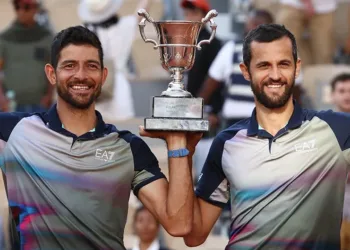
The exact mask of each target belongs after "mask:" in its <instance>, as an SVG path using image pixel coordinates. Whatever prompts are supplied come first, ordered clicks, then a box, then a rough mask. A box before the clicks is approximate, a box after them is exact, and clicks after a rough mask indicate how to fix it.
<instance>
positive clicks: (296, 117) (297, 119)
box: [247, 101, 304, 136]
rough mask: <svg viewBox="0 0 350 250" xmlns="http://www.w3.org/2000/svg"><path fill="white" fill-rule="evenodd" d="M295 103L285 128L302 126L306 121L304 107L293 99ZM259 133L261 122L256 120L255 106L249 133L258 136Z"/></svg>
mask: <svg viewBox="0 0 350 250" xmlns="http://www.w3.org/2000/svg"><path fill="white" fill-rule="evenodd" d="M293 104H294V110H293V114H292V116H291V118H290V119H289V121H288V124H287V126H286V127H285V128H284V129H286V130H288V129H295V128H298V127H300V126H301V124H302V123H303V121H304V115H303V109H302V108H301V107H300V105H299V104H298V103H297V102H296V101H293ZM258 133H259V124H258V121H257V120H256V110H255V108H254V110H253V113H252V116H251V117H250V120H249V125H248V131H247V135H248V136H256V135H257V134H258Z"/></svg>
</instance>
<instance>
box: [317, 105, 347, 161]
mask: <svg viewBox="0 0 350 250" xmlns="http://www.w3.org/2000/svg"><path fill="white" fill-rule="evenodd" d="M317 116H318V117H319V118H320V119H322V120H323V121H325V122H327V124H328V125H329V126H330V127H331V129H332V130H333V133H334V134H335V136H336V138H337V140H338V143H339V146H340V147H341V149H342V151H343V154H344V158H345V160H346V162H347V163H348V165H349V167H350V114H348V113H340V112H333V111H332V110H329V111H323V112H319V113H318V114H317Z"/></svg>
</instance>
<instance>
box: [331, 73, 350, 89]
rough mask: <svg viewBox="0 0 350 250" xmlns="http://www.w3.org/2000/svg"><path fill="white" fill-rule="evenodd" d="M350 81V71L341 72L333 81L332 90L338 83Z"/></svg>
mask: <svg viewBox="0 0 350 250" xmlns="http://www.w3.org/2000/svg"><path fill="white" fill-rule="evenodd" d="M345 81H350V73H341V74H339V75H336V76H335V77H334V78H333V80H332V81H331V87H332V92H333V91H334V90H335V88H336V86H337V83H339V82H345Z"/></svg>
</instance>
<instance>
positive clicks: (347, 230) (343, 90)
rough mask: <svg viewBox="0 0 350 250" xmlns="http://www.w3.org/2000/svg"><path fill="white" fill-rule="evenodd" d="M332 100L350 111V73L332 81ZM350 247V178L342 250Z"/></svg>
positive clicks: (343, 109)
mask: <svg viewBox="0 0 350 250" xmlns="http://www.w3.org/2000/svg"><path fill="white" fill-rule="evenodd" d="M331 88H332V100H333V103H334V105H335V107H336V110H337V111H339V112H345V113H350V73H343V74H339V75H337V76H336V77H335V78H334V79H333V80H332V81H331ZM349 249H350V180H349V178H348V180H347V184H346V188H345V198H344V210H343V222H342V228H341V250H349Z"/></svg>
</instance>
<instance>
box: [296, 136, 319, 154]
mask: <svg viewBox="0 0 350 250" xmlns="http://www.w3.org/2000/svg"><path fill="white" fill-rule="evenodd" d="M294 149H295V152H303V153H307V152H312V151H315V150H317V149H318V148H317V147H316V140H315V139H313V140H310V141H306V142H301V143H298V144H296V145H294Z"/></svg>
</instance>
